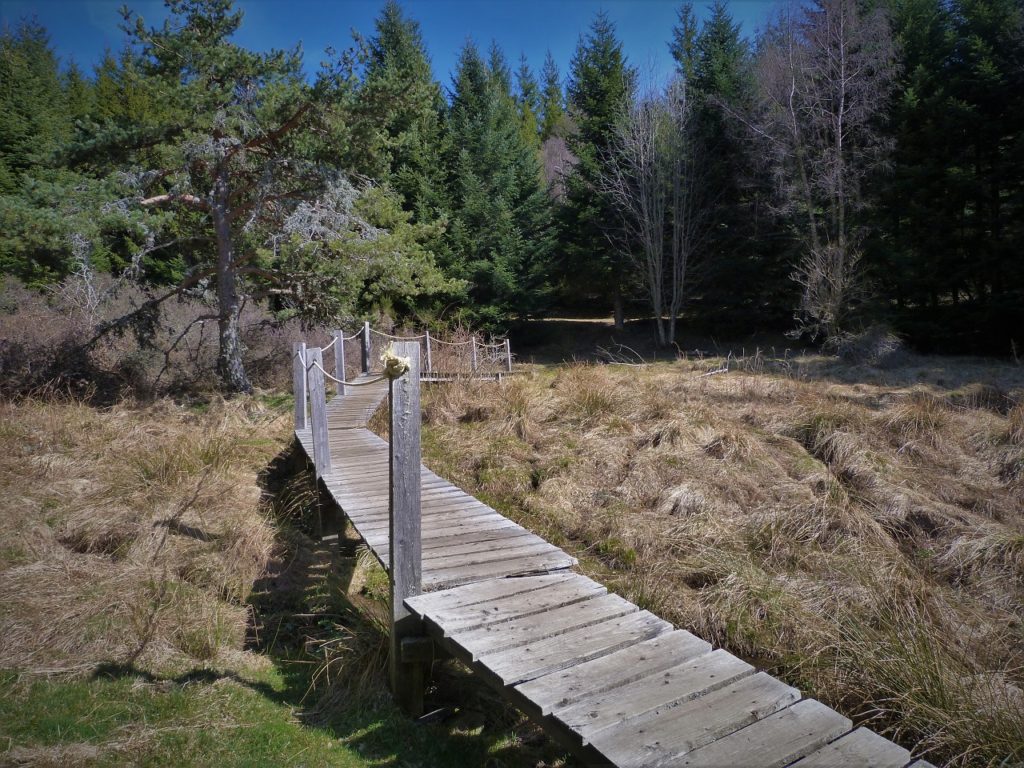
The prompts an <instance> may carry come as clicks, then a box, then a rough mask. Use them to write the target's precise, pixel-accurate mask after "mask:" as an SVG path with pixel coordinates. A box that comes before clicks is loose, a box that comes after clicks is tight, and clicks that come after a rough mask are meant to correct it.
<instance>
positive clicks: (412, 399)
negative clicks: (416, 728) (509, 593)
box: [388, 341, 426, 717]
mask: <svg viewBox="0 0 1024 768" xmlns="http://www.w3.org/2000/svg"><path fill="white" fill-rule="evenodd" d="M393 349H394V352H395V354H396V355H398V357H404V358H408V360H409V370H408V371H406V372H405V373H403V374H402V375H401V376H399V377H397V378H395V379H392V380H391V388H390V397H389V399H388V400H389V413H390V419H391V422H390V427H391V431H390V436H391V437H390V442H391V454H390V481H391V482H390V486H391V491H390V504H389V511H390V515H389V516H390V523H391V524H390V533H391V538H390V542H391V549H390V558H389V559H390V567H389V569H388V570H389V574H390V580H391V648H390V651H391V654H390V658H389V662H388V667H389V673H390V679H391V691H392V693H393V694H394V696H395V699H396V701H397V703H398V705H399V706H400V707H401V708H402V709H403V710H404V711H405V712H407V713H408V714H410V715H412V716H414V717H418V716H420V715H421V714H423V690H424V682H425V672H426V669H425V668H424V664H423V663H422V661H420V662H415V661H406V660H404V659H403V653H402V649H403V646H404V645H406V644H408V643H411V642H415V638H417V637H420V636H422V635H423V629H422V626H421V622H420V620H419V619H418V618H417V617H416V615H415V614H413V613H412V612H411V611H409V609H408V608H406V607H405V600H406V598H409V597H414V596H416V595H418V594H420V590H421V586H422V570H421V557H422V543H421V535H420V345H419V342H415V341H411V342H410V341H401V342H395V343H394V345H393Z"/></svg>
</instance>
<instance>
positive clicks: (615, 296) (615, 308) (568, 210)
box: [563, 12, 636, 328]
mask: <svg viewBox="0 0 1024 768" xmlns="http://www.w3.org/2000/svg"><path fill="white" fill-rule="evenodd" d="M635 80H636V73H635V71H634V70H633V69H632V68H631V67H629V66H628V65H627V63H626V57H625V56H624V55H623V52H622V43H621V42H620V41H619V40H618V38H617V37H616V36H615V25H614V24H613V23H612V22H611V20H609V18H608V16H607V15H606V14H605V13H604V12H600V13H598V14H597V17H596V18H595V19H594V22H593V23H592V24H591V26H590V30H589V32H588V33H587V34H586V36H582V37H580V40H579V42H578V43H577V45H576V51H575V53H574V54H573V57H572V64H571V69H570V73H569V85H568V89H567V90H568V103H569V113H570V116H571V118H572V120H573V121H574V123H575V125H576V131H575V133H573V134H572V135H571V136H570V137H569V146H570V148H571V149H572V151H573V153H574V154H575V155H576V157H577V158H578V160H579V162H578V163H577V164H576V166H575V168H574V169H573V172H572V174H571V175H570V176H569V178H568V179H567V183H566V203H565V205H564V206H563V213H564V217H563V232H565V233H566V237H567V243H566V256H567V258H566V265H565V266H566V269H565V272H564V276H563V280H564V282H563V289H564V291H565V292H566V298H567V300H569V301H573V300H580V299H583V300H585V301H586V302H587V303H590V302H592V301H593V300H594V299H596V300H597V301H599V302H602V303H604V304H605V306H607V307H608V309H611V310H612V312H613V314H614V317H615V325H616V327H618V328H621V327H622V325H623V322H624V318H625V314H624V311H625V300H626V299H627V297H628V296H629V295H630V293H632V290H633V280H632V275H631V273H630V269H629V267H628V266H627V264H626V262H625V259H624V258H623V257H622V255H621V254H620V253H618V251H617V249H615V248H614V247H612V245H611V243H610V242H609V239H608V236H607V226H608V223H609V222H612V221H614V220H615V212H614V207H613V206H612V204H611V202H610V201H609V200H608V199H607V197H606V196H604V195H602V194H601V193H600V192H599V191H598V186H599V183H600V182H599V180H600V177H601V168H602V165H603V164H604V163H605V162H606V159H607V155H608V151H609V147H610V145H611V141H612V136H613V134H614V124H615V121H616V120H617V119H618V118H619V116H620V115H621V114H622V110H623V109H624V107H625V105H626V104H627V102H628V100H629V98H630V97H631V94H632V91H633V88H634V85H635ZM570 276H571V277H570Z"/></svg>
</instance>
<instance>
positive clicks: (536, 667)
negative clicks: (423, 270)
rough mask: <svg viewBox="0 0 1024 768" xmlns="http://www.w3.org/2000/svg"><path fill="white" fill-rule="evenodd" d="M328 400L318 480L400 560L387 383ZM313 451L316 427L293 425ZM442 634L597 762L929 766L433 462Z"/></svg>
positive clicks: (430, 552) (426, 582)
mask: <svg viewBox="0 0 1024 768" xmlns="http://www.w3.org/2000/svg"><path fill="white" fill-rule="evenodd" d="M371 381H372V379H371V378H370V377H368V376H365V375H364V376H362V377H361V378H360V379H359V382H358V383H360V384H363V383H365V385H363V386H358V387H356V386H353V387H350V388H349V391H348V393H347V394H345V395H343V396H340V397H336V398H334V399H333V400H332V401H331V402H330V403H328V405H327V417H328V418H327V421H328V439H329V444H330V453H331V469H330V470H329V471H327V472H325V473H324V476H323V477H322V481H323V483H324V485H325V487H326V489H327V491H328V492H329V493H330V495H331V496H332V497H333V499H334V500H335V501H336V502H337V504H338V506H339V507H340V508H341V510H342V511H343V512H344V513H345V515H346V516H347V517H348V518H349V520H350V521H351V522H352V524H353V525H354V526H355V528H356V530H357V531H358V532H359V534H360V535H361V536H362V537H363V539H364V540H365V541H366V544H367V545H368V546H369V548H370V549H371V551H372V552H373V553H374V555H376V557H377V559H378V560H379V561H380V562H381V564H382V565H383V566H384V567H385V568H387V567H388V566H389V555H390V552H389V542H388V536H389V484H388V478H389V446H388V443H387V442H386V441H384V440H382V439H381V438H379V437H377V436H376V435H374V434H373V433H372V432H370V431H369V430H368V429H367V428H366V424H367V421H368V420H369V418H370V417H371V416H372V414H373V412H374V411H375V410H376V408H377V407H378V406H379V405H380V403H381V402H382V401H383V400H384V398H385V397H387V393H388V382H387V380H382V381H376V382H373V383H366V382H371ZM296 436H297V438H298V439H299V442H300V443H301V444H302V446H303V448H304V449H305V451H306V453H307V454H308V455H309V456H310V457H312V456H313V437H312V433H311V431H310V430H309V429H299V430H296ZM420 478H421V494H422V506H421V510H422V577H423V578H422V584H423V589H424V594H422V595H419V596H416V597H411V598H409V599H407V600H405V606H406V607H407V608H408V609H409V610H411V611H412V612H413V613H414V614H415V616H417V617H418V618H419V619H420V620H421V621H422V624H423V626H424V628H425V629H426V632H427V633H428V634H429V636H430V637H431V638H432V639H433V641H434V642H435V643H436V644H438V645H439V646H441V647H442V648H443V649H444V650H446V651H447V652H449V653H450V654H452V655H453V656H455V657H456V658H458V659H460V660H462V661H463V662H465V663H466V664H467V665H469V666H470V668H472V669H473V670H474V672H476V673H477V674H478V675H480V676H481V677H482V678H483V679H484V680H486V681H487V682H488V683H489V684H491V685H492V686H494V687H495V688H496V689H498V690H499V691H501V692H502V693H503V694H504V695H505V696H506V697H508V699H510V700H511V701H512V702H513V703H514V704H515V705H516V706H518V707H519V708H520V709H522V710H523V711H524V712H526V713H527V714H528V715H530V716H532V717H533V718H534V719H536V720H537V721H538V722H539V723H541V724H542V725H543V726H544V728H545V730H547V732H548V733H549V734H551V735H552V736H553V737H554V738H556V739H557V740H558V741H559V742H561V743H563V744H565V745H567V746H569V747H571V748H573V749H574V750H575V751H576V753H577V754H579V755H580V756H582V757H583V759H584V760H586V761H587V762H588V763H592V764H594V765H615V766H751V767H753V766H765V767H766V768H767V767H780V768H781V766H787V765H794V766H799V768H826V767H828V766H876V767H877V768H903V767H904V766H908V765H912V766H914V768H928V766H929V764H928V763H926V762H924V761H921V760H918V761H916V762H913V761H912V760H911V756H910V753H909V752H907V750H905V749H903V748H902V747H899V746H897V745H896V744H893V743H892V742H890V741H888V740H886V739H884V738H882V737H880V736H878V735H876V734H874V733H872V732H871V731H869V730H867V729H864V728H859V729H856V730H854V729H853V728H852V724H851V722H850V720H848V719H847V718H846V717H843V716H842V715H840V714H839V713H837V712H836V711H834V710H832V709H830V708H829V707H826V706H825V705H823V704H821V703H819V702H817V701H815V700H813V699H804V698H802V697H801V695H800V692H799V691H798V690H796V689H795V688H792V687H790V686H788V685H786V684H784V683H782V682H780V681H778V680H776V679H775V678H773V677H771V676H769V675H767V674H765V673H763V672H758V671H757V670H756V669H755V668H753V667H752V666H751V665H749V664H747V663H746V662H744V661H742V660H741V659H738V658H737V657H735V656H733V655H732V654H729V653H727V652H726V651H724V650H721V649H718V650H714V649H712V648H711V647H710V645H709V644H708V643H706V642H705V641H703V640H701V639H700V638H698V637H696V636H694V635H692V634H691V633H689V632H686V631H684V630H678V629H675V628H674V627H673V626H672V625H671V624H669V623H668V622H666V621H663V620H662V619H660V618H658V617H657V616H655V615H654V614H652V613H650V612H648V611H645V610H641V609H640V608H639V607H637V606H636V605H634V604H633V603H631V602H629V601H628V600H625V599H623V598H621V597H619V596H617V595H614V594H609V593H608V591H607V590H606V589H605V587H603V586H602V585H601V584H599V583H597V582H595V581H593V580H592V579H589V578H587V577H585V576H581V575H579V574H577V573H575V572H573V571H572V570H571V569H572V567H573V566H574V565H575V564H576V561H575V560H574V558H572V557H571V556H569V555H568V554H566V553H565V552H563V551H562V550H560V549H558V548H557V547H555V546H553V545H551V544H549V543H548V542H546V541H544V540H543V539H541V538H540V537H538V536H536V535H534V534H532V533H530V532H529V531H527V530H526V529H524V528H523V527H521V526H519V525H517V524H515V523H513V522H512V521H510V520H508V519H507V518H505V517H503V516H502V515H500V514H499V513H497V512H496V511H495V510H493V509H491V508H490V507H488V506H486V505H485V504H482V503H481V502H480V501H478V500H476V499H475V498H473V497H472V496H470V495H469V494H467V493H465V492H464V491H462V490H461V489H459V488H456V487H455V486H454V485H452V484H451V483H449V482H447V481H446V480H444V479H443V478H441V477H439V476H438V475H436V474H434V473H433V472H431V471H429V470H428V469H426V468H421V472H420Z"/></svg>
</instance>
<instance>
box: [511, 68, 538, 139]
mask: <svg viewBox="0 0 1024 768" xmlns="http://www.w3.org/2000/svg"><path fill="white" fill-rule="evenodd" d="M516 104H517V105H518V107H519V122H520V125H521V132H522V135H523V141H525V142H526V143H527V144H529V145H530V146H531V147H534V148H535V149H538V150H539V149H540V126H539V125H538V119H537V115H538V113H539V112H540V88H539V87H538V85H537V78H535V77H534V76H533V71H532V70H531V69H530V64H529V62H527V60H526V55H525V54H523V55H522V56H520V57H519V69H517V70H516Z"/></svg>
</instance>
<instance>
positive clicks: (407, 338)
mask: <svg viewBox="0 0 1024 768" xmlns="http://www.w3.org/2000/svg"><path fill="white" fill-rule="evenodd" d="M370 333H376V334H377V335H378V336H383V337H384V338H385V339H394V340H395V341H419V340H420V339H425V338H427V335H426V334H425V333H424V334H421V335H419V336H394V335H393V334H390V333H384V332H383V331H378V330H376V329H375V328H371V329H370Z"/></svg>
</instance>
